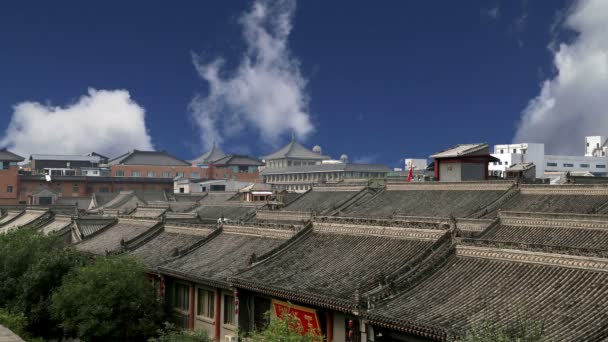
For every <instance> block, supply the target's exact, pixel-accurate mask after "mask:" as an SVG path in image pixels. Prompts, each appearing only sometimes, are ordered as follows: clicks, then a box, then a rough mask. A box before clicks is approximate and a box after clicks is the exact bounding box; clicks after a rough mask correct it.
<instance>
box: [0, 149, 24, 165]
mask: <svg viewBox="0 0 608 342" xmlns="http://www.w3.org/2000/svg"><path fill="white" fill-rule="evenodd" d="M0 160H2V161H8V162H22V161H24V160H25V158H23V157H22V156H20V155H17V154H14V153H13V152H11V151H9V150H7V149H6V148H3V149H0Z"/></svg>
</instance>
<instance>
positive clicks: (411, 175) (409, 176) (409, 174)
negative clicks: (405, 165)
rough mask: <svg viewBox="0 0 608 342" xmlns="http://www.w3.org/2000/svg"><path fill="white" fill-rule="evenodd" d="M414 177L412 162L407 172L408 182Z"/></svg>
mask: <svg viewBox="0 0 608 342" xmlns="http://www.w3.org/2000/svg"><path fill="white" fill-rule="evenodd" d="M412 177H414V171H413V167H412V164H410V172H409V173H408V174H407V182H408V183H409V182H411V181H412Z"/></svg>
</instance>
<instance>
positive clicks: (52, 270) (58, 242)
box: [0, 229, 84, 338]
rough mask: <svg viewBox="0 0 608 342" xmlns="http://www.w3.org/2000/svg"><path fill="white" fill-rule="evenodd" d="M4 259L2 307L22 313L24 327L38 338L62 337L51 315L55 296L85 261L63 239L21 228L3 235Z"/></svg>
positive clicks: (0, 270) (0, 268) (0, 242)
mask: <svg viewBox="0 0 608 342" xmlns="http://www.w3.org/2000/svg"><path fill="white" fill-rule="evenodd" d="M0 260H2V261H3V262H2V263H0V307H4V308H7V309H8V310H9V311H10V312H12V313H19V315H20V316H22V317H23V318H24V322H23V323H24V324H23V328H24V329H27V330H28V331H29V332H31V333H33V334H34V335H36V336H42V337H45V338H51V337H57V336H60V335H59V334H60V331H59V329H58V328H57V325H58V323H57V322H56V321H54V320H53V319H52V318H51V315H50V312H49V305H50V299H51V294H52V292H53V291H54V290H55V289H56V288H58V287H59V286H60V285H61V282H62V278H63V277H64V276H65V275H66V274H68V273H69V272H70V271H71V270H72V269H73V268H75V267H77V266H79V265H82V264H83V263H84V258H82V257H80V256H79V255H78V254H77V253H76V252H74V251H73V250H72V249H64V246H63V241H62V239H61V237H59V236H45V235H43V234H41V233H38V232H35V231H32V230H29V229H19V230H14V231H11V232H9V233H7V234H0Z"/></svg>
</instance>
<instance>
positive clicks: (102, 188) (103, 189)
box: [99, 186, 110, 192]
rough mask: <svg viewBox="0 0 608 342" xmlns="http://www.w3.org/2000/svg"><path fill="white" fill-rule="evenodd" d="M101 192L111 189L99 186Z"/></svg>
mask: <svg viewBox="0 0 608 342" xmlns="http://www.w3.org/2000/svg"><path fill="white" fill-rule="evenodd" d="M99 192H110V189H109V188H108V187H106V186H102V187H100V188H99Z"/></svg>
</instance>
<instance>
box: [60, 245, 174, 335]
mask: <svg viewBox="0 0 608 342" xmlns="http://www.w3.org/2000/svg"><path fill="white" fill-rule="evenodd" d="M52 313H53V316H54V317H55V318H56V319H58V320H59V321H61V322H62V327H63V329H64V331H65V333H66V335H68V336H75V337H78V338H80V339H82V340H84V341H98V340H115V341H140V340H145V339H146V338H148V337H151V336H155V335H156V330H157V328H158V327H159V326H160V325H161V323H162V321H163V319H164V316H165V315H164V311H163V306H162V304H161V303H160V301H159V300H157V298H156V296H155V294H154V290H153V288H152V287H151V286H150V284H149V282H148V281H147V279H146V274H145V272H144V268H143V267H142V266H141V265H140V264H139V263H138V262H136V261H135V260H134V259H133V258H132V257H130V256H118V257H103V258H98V259H97V260H96V262H95V263H93V264H91V265H87V266H83V267H81V268H79V269H77V270H75V271H74V272H72V273H71V274H69V275H68V276H67V277H66V278H65V279H64V282H63V285H62V286H61V287H60V288H59V289H58V290H57V291H56V292H55V293H54V294H53V298H52Z"/></svg>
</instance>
